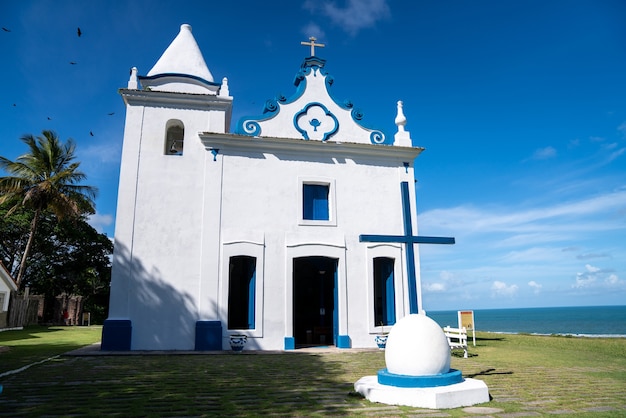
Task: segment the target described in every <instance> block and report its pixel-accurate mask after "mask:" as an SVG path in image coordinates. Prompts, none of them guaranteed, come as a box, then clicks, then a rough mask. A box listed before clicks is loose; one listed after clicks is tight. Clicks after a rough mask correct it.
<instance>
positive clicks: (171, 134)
mask: <svg viewBox="0 0 626 418" xmlns="http://www.w3.org/2000/svg"><path fill="white" fill-rule="evenodd" d="M184 138H185V126H184V125H183V123H182V122H181V121H179V120H177V119H172V120H169V121H168V122H167V124H166V133H165V155H183V145H184V140H185V139H184Z"/></svg>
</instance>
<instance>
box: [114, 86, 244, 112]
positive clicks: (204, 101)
mask: <svg viewBox="0 0 626 418" xmlns="http://www.w3.org/2000/svg"><path fill="white" fill-rule="evenodd" d="M118 92H119V94H120V95H121V96H122V98H123V99H124V102H125V103H126V104H127V105H129V104H132V105H140V106H141V105H155V104H158V105H164V104H167V105H176V106H185V107H196V108H202V109H206V108H214V109H229V108H231V107H232V105H233V98H232V97H224V96H217V95H211V94H197V93H179V92H170V91H158V90H135V89H119V90H118Z"/></svg>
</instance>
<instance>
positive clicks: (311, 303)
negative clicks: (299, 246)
mask: <svg viewBox="0 0 626 418" xmlns="http://www.w3.org/2000/svg"><path fill="white" fill-rule="evenodd" d="M337 326H338V320H337V259H335V258H329V257H298V258H294V259H293V328H294V329H293V335H294V338H295V344H296V347H305V346H320V345H334V344H336V340H337Z"/></svg>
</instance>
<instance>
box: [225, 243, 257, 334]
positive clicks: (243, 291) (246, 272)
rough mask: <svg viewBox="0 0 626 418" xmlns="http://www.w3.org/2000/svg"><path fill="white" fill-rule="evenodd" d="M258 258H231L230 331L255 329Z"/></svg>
mask: <svg viewBox="0 0 626 418" xmlns="http://www.w3.org/2000/svg"><path fill="white" fill-rule="evenodd" d="M255 290H256V258H255V257H250V256H245V255H240V256H235V257H231V258H230V262H229V272H228V329H254V328H255V326H254V321H255V318H254V312H255V296H256V295H255Z"/></svg>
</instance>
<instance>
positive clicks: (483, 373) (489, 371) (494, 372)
mask: <svg viewBox="0 0 626 418" xmlns="http://www.w3.org/2000/svg"><path fill="white" fill-rule="evenodd" d="M497 374H513V372H511V371H508V372H499V371H497V370H496V369H485V370H481V371H479V372H478V373H471V374H468V375H467V377H470V378H474V377H477V376H492V375H497Z"/></svg>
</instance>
